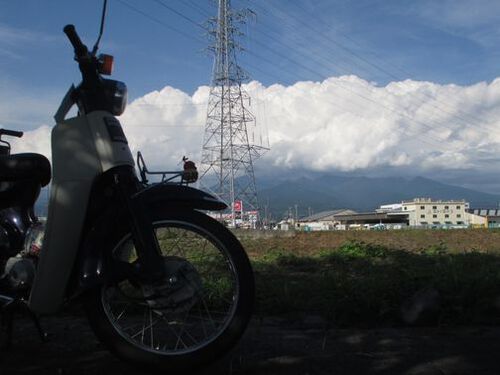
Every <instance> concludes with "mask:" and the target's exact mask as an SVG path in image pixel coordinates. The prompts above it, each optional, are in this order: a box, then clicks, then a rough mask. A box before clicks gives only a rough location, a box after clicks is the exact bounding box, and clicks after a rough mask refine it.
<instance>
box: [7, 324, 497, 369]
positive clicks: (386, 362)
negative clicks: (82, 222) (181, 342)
mask: <svg viewBox="0 0 500 375" xmlns="http://www.w3.org/2000/svg"><path fill="white" fill-rule="evenodd" d="M43 325H44V327H45V328H46V329H48V330H49V331H50V333H51V335H52V339H51V340H50V341H49V342H48V343H41V342H40V340H39V339H38V337H37V335H36V330H35V328H34V327H33V326H32V324H31V323H30V322H29V321H27V320H25V319H20V320H18V321H17V322H16V327H15V335H16V340H15V345H14V347H13V348H12V349H11V350H9V351H3V352H0V374H1V375H11V374H37V375H45V374H47V375H48V374H51V375H63V374H68V375H84V374H89V375H90V374H92V375H99V374H106V375H115V374H116V375H129V374H143V372H141V371H140V370H137V369H134V368H131V367H130V366H129V365H127V364H124V363H122V362H120V361H119V360H117V359H115V358H114V357H113V356H112V355H111V354H110V353H108V352H107V351H106V349H105V348H104V347H103V346H102V345H101V344H100V343H99V342H98V341H97V339H96V338H95V337H94V335H93V333H92V331H91V330H90V328H89V327H88V325H87V322H86V320H85V318H83V317H78V316H69V315H62V316H57V317H51V318H47V319H45V320H44V321H43ZM322 325H323V322H322V321H321V320H320V319H316V318H315V317H309V318H308V319H306V320H305V321H302V322H287V321H284V320H280V319H272V318H267V319H261V320H258V321H257V320H254V321H253V322H252V323H251V325H250V327H249V329H248V330H247V332H246V334H245V336H244V337H243V339H242V340H241V342H240V344H239V345H238V346H237V347H236V348H235V349H234V350H233V351H231V352H230V353H228V354H227V355H226V356H225V357H224V358H223V359H221V360H220V361H219V362H217V363H215V364H214V365H212V366H210V367H209V368H206V369H204V370H203V371H200V372H199V374H200V375H202V374H212V373H213V374H287V375H289V374H304V375H305V374H309V375H312V374H333V373H334V374H412V375H416V374H422V375H423V374H425V375H433V374H441V375H443V374H446V375H447V374H475V375H478V374H500V363H499V362H498V357H497V355H498V349H499V348H500V327H454V328H380V329H325V328H322V327H321V326H322Z"/></svg>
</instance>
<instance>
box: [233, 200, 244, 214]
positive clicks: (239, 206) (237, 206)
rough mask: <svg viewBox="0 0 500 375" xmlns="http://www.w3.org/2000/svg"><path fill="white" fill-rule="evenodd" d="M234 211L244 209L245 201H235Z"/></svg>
mask: <svg viewBox="0 0 500 375" xmlns="http://www.w3.org/2000/svg"><path fill="white" fill-rule="evenodd" d="M233 206H234V211H236V212H241V211H242V210H243V202H242V201H234V204H233Z"/></svg>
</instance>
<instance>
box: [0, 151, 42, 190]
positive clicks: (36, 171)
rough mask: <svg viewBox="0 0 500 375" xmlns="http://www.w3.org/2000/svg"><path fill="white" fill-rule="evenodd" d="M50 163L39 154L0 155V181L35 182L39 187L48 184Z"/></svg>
mask: <svg viewBox="0 0 500 375" xmlns="http://www.w3.org/2000/svg"><path fill="white" fill-rule="evenodd" d="M50 177H51V172H50V162H49V160H48V159H47V158H46V157H45V156H43V155H40V154H32V153H25V154H14V155H0V181H1V182H17V181H36V182H38V183H40V185H41V186H46V185H47V184H48V183H49V182H50Z"/></svg>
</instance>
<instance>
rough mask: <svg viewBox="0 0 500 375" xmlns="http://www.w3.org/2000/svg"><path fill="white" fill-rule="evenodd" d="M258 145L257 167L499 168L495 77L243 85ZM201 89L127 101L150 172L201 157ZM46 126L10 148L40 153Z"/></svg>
mask: <svg viewBox="0 0 500 375" xmlns="http://www.w3.org/2000/svg"><path fill="white" fill-rule="evenodd" d="M245 89H246V90H247V91H248V93H249V94H250V96H251V98H252V100H251V101H250V102H249V103H248V104H249V105H250V107H249V108H250V110H251V111H252V112H253V113H254V114H255V116H256V118H257V122H256V128H254V127H253V126H252V127H251V129H250V130H251V138H252V139H254V141H255V142H256V143H260V142H261V141H262V142H263V143H264V144H267V140H268V141H269V144H270V151H269V152H267V153H266V154H265V155H264V157H263V158H262V159H261V160H260V162H258V163H257V166H258V169H259V170H261V171H262V172H266V171H268V172H269V171H270V170H278V169H279V170H280V171H285V172H286V170H288V169H306V170H314V171H347V172H348V171H356V170H368V169H383V168H399V169H401V168H405V169H406V170H409V171H414V174H425V173H428V174H432V173H434V174H436V173H440V171H468V170H480V171H484V173H489V172H491V171H493V170H497V169H498V168H499V167H500V161H499V160H498V157H497V154H498V152H499V151H500V79H497V80H494V81H493V82H490V83H485V82H481V83H477V84H475V85H471V86H457V85H439V84H435V83H431V82H416V81H411V80H407V81H402V82H393V83H390V84H388V85H387V86H383V87H381V86H378V85H376V84H374V83H372V82H368V81H365V80H363V79H361V78H358V77H356V76H342V77H332V78H329V79H326V80H324V81H322V82H309V81H307V82H297V83H296V84H294V85H291V86H282V85H278V84H276V85H272V86H269V87H264V86H263V85H261V84H260V83H259V82H251V83H249V84H247V85H245ZM208 94H209V88H208V87H206V86H203V87H200V88H199V89H198V90H197V91H196V92H195V93H194V94H193V95H189V94H186V93H184V92H182V91H180V90H177V89H175V88H172V87H169V86H167V87H165V88H163V89H162V90H160V91H154V92H151V93H149V94H147V95H145V96H143V97H141V98H138V99H136V100H134V101H133V102H131V103H130V104H129V106H128V108H127V110H126V112H125V114H124V115H122V116H121V117H120V121H121V122H122V124H123V126H124V129H125V133H126V134H127V137H128V139H129V143H130V145H131V147H132V149H133V151H134V152H135V151H137V150H141V151H142V152H143V154H144V156H145V158H146V161H147V162H148V164H149V165H150V169H175V168H176V167H178V164H179V162H180V160H181V158H182V156H184V155H187V156H189V157H190V158H191V159H192V160H194V161H197V162H199V160H200V157H201V145H202V141H203V132H204V127H203V126H204V123H205V116H206V103H207V100H208ZM48 139H49V128H48V127H47V126H42V127H40V128H38V129H36V130H34V131H28V132H27V133H26V136H25V138H23V140H22V141H21V142H16V144H15V145H16V147H18V150H22V151H27V150H28V149H29V150H31V151H38V152H41V153H43V154H46V155H48V154H49V149H48V145H49V143H48Z"/></svg>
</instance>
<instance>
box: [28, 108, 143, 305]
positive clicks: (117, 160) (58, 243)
mask: <svg viewBox="0 0 500 375" xmlns="http://www.w3.org/2000/svg"><path fill="white" fill-rule="evenodd" d="M52 163H53V171H54V175H53V180H52V188H51V195H50V201H49V212H48V218H47V226H46V229H45V236H44V238H45V239H44V243H43V247H42V251H41V254H40V260H39V263H38V269H37V274H36V277H35V282H34V284H33V288H32V291H31V295H30V301H29V304H30V308H31V309H32V310H33V311H34V312H36V313H38V314H49V313H53V312H56V311H57V310H58V308H59V307H60V306H61V304H62V302H63V301H64V297H65V292H66V287H67V285H68V281H69V279H70V276H71V273H72V270H73V266H74V263H75V260H76V257H77V253H78V249H79V247H80V243H81V240H82V234H83V228H84V223H85V220H86V215H87V207H88V203H89V200H90V194H91V189H92V185H93V182H94V180H95V179H96V177H98V176H99V175H101V174H102V173H104V172H106V171H108V170H110V169H112V168H114V167H118V166H122V165H128V166H132V167H133V166H134V160H133V158H132V154H131V152H130V149H129V147H128V144H127V141H126V139H125V136H124V135H123V130H122V129H121V125H120V123H119V122H118V120H117V119H116V118H115V117H114V116H112V115H111V114H110V113H108V112H105V111H95V112H92V113H89V114H88V115H85V116H78V117H75V118H71V119H68V120H65V121H63V122H60V123H58V124H57V125H56V126H55V127H54V128H53V130H52Z"/></svg>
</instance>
